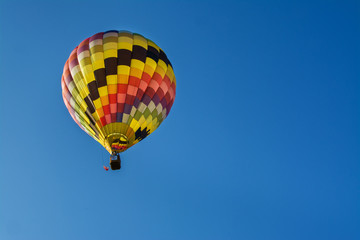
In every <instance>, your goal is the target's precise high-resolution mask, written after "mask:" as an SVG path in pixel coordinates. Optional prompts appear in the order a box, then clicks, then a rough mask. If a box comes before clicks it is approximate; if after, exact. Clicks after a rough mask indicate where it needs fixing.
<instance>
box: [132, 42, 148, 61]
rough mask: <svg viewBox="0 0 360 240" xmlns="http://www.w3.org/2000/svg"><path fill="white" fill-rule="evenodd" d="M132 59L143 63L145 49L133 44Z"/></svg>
mask: <svg viewBox="0 0 360 240" xmlns="http://www.w3.org/2000/svg"><path fill="white" fill-rule="evenodd" d="M132 59H138V60H140V61H142V62H143V63H145V60H146V49H145V48H143V47H141V46H138V45H134V46H133V52H132Z"/></svg>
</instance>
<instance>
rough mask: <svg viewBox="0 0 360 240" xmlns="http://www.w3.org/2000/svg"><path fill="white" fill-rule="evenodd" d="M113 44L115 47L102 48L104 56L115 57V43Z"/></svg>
mask: <svg viewBox="0 0 360 240" xmlns="http://www.w3.org/2000/svg"><path fill="white" fill-rule="evenodd" d="M109 45H110V44H109ZM113 45H115V49H104V58H110V57H117V49H116V44H113Z"/></svg>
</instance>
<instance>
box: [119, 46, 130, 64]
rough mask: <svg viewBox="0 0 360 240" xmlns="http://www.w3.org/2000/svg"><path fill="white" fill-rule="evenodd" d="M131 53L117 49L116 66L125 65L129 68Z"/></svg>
mask: <svg viewBox="0 0 360 240" xmlns="http://www.w3.org/2000/svg"><path fill="white" fill-rule="evenodd" d="M130 63H131V51H129V50H127V49H119V50H118V57H117V65H126V66H129V67H130Z"/></svg>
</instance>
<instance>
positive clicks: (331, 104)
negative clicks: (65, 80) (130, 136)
mask: <svg viewBox="0 0 360 240" xmlns="http://www.w3.org/2000/svg"><path fill="white" fill-rule="evenodd" d="M111 29H117V30H129V31H132V32H137V33H140V34H142V35H144V36H145V37H147V38H150V39H151V40H153V41H154V42H156V43H157V44H158V45H159V46H160V47H161V48H162V49H163V50H164V51H165V52H166V53H167V55H168V57H169V59H170V61H171V62H172V64H173V66H174V70H175V75H176V78H177V96H176V99H175V103H174V106H173V108H172V111H171V113H170V115H169V117H168V118H167V119H166V120H165V121H164V122H163V124H162V125H161V127H160V128H159V129H157V130H156V131H155V132H154V133H153V134H152V135H150V136H149V137H148V138H146V139H145V140H144V141H142V142H141V143H139V144H137V145H135V146H134V147H132V148H131V149H129V150H128V151H126V152H125V153H124V154H123V156H122V159H123V168H122V169H121V171H116V172H115V171H113V172H111V171H109V172H106V171H104V169H103V168H102V165H103V164H105V163H107V161H108V153H107V152H106V151H105V150H104V149H102V147H101V146H100V145H99V144H98V143H97V142H95V141H94V140H92V139H91V138H90V137H89V136H88V135H86V134H85V133H84V132H83V131H81V130H80V128H79V127H78V126H77V125H76V124H75V123H74V122H73V121H72V119H71V117H70V115H69V114H68V112H67V109H66V108H65V105H64V104H63V102H62V97H61V86H60V80H61V74H62V69H63V66H64V63H65V61H66V59H67V58H68V56H69V54H70V52H71V50H72V49H73V48H74V47H75V46H77V45H78V44H79V43H80V42H81V41H82V40H83V39H85V38H87V37H89V36H91V35H93V34H95V33H97V32H101V31H106V30H111ZM359 30H360V5H359V2H358V1H335V0H334V1H290V2H289V1H278V0H274V1H249V0H247V1H220V2H207V1H195V2H192V1H146V2H145V1H58V2H55V1H53V2H50V1H49V2H45V1H31V2H28V1H1V2H0V50H1V54H0V72H1V80H0V82H1V87H0V112H1V114H0V115H1V118H0V129H1V134H0V159H1V168H0V239H6V240H20V239H21V240H23V239H36V240H42V239H44V240H45V239H46V240H47V239H55V240H56V239H59V240H60V239H130V240H131V239H158V240H161V239H189V240H191V239H196V240H199V239H205V240H207V239H209V240H211V239H246V240H258V239H260V240H262V239H266V240H268V239H276V240H279V239H294V240H296V239H299V240H303V239H347V240H352V239H359V238H360V231H359V225H360V205H359V201H360V191H359V189H360V171H359V170H360V165H359V159H360V152H359V146H360V145H359V144H360V129H359V120H360V112H359V109H360V108H359V107H360V106H359V103H360V101H359V100H360V99H359V89H360V88H359V79H360V78H359V77H360V74H359V66H360V59H359V54H360V46H359V42H360V31H359Z"/></svg>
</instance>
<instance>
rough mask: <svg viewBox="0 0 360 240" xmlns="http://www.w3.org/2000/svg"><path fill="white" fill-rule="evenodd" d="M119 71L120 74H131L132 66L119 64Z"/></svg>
mask: <svg viewBox="0 0 360 240" xmlns="http://www.w3.org/2000/svg"><path fill="white" fill-rule="evenodd" d="M117 72H118V74H122V75H129V74H130V67H129V66H126V65H119V66H117Z"/></svg>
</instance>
